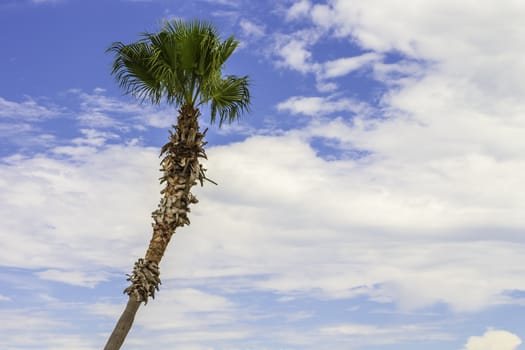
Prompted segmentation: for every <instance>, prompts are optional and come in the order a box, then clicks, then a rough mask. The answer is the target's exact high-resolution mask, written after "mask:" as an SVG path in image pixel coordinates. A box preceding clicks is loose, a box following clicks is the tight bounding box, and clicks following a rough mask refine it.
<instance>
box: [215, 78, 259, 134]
mask: <svg viewBox="0 0 525 350" xmlns="http://www.w3.org/2000/svg"><path fill="white" fill-rule="evenodd" d="M248 87H249V80H248V77H247V76H244V77H237V76H234V75H230V76H227V77H226V78H225V79H222V80H221V81H220V82H219V83H218V85H217V86H216V88H215V91H214V93H213V94H212V97H211V122H212V123H213V122H215V120H216V119H217V115H218V116H219V126H221V125H222V124H223V123H224V122H228V123H231V122H233V121H235V120H237V119H239V118H240V117H241V115H242V114H243V113H245V112H249V110H250V90H249V89H248Z"/></svg>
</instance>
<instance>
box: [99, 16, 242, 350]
mask: <svg viewBox="0 0 525 350" xmlns="http://www.w3.org/2000/svg"><path fill="white" fill-rule="evenodd" d="M237 45H238V41H236V40H235V39H234V37H233V36H232V37H230V38H228V39H226V40H221V39H220V37H219V34H218V32H217V29H216V28H215V27H214V26H213V25H212V24H210V23H208V22H203V21H198V20H195V21H190V22H184V21H182V20H175V21H171V22H166V23H165V24H164V26H163V27H162V28H161V30H160V31H159V32H158V33H146V34H144V37H143V38H142V39H141V40H139V41H137V42H134V43H131V44H123V43H121V42H115V43H113V44H112V45H111V46H110V47H109V48H108V50H107V51H108V52H112V53H113V54H114V61H113V71H112V74H113V75H114V76H115V79H116V80H117V82H118V83H119V84H120V87H121V88H123V89H124V91H125V92H126V93H127V94H131V95H133V96H135V97H137V98H139V99H140V100H142V101H146V100H147V101H149V102H151V103H152V104H159V103H167V104H169V105H174V106H175V107H176V108H178V117H177V125H174V126H173V130H170V131H169V133H170V136H169V141H168V143H166V144H165V145H164V146H163V147H162V149H161V152H160V155H161V157H163V158H162V161H161V171H162V172H163V176H162V177H161V178H160V181H161V183H164V184H165V187H164V188H163V189H162V191H161V195H162V198H161V200H160V203H159V205H158V208H157V209H156V210H155V211H154V212H153V213H152V217H153V223H152V226H153V237H152V238H151V241H150V242H149V246H148V249H147V251H146V255H145V257H144V258H143V259H142V258H141V259H138V260H137V262H135V266H134V268H133V272H132V273H131V275H128V281H130V282H131V285H130V286H129V287H128V288H126V289H125V290H124V293H127V294H128V296H129V299H128V303H127V305H126V308H125V310H124V311H123V313H122V315H121V317H120V319H119V320H118V322H117V325H116V326H115V329H114V330H113V332H112V334H111V335H110V337H109V339H108V342H107V343H106V346H105V348H104V349H105V350H116V349H120V347H121V345H122V343H123V342H124V339H125V338H126V336H127V334H128V332H129V330H130V328H131V326H132V324H133V320H134V317H135V314H136V313H137V310H138V308H139V306H140V304H141V303H142V302H144V304H146V303H147V301H148V298H149V297H150V296H151V297H152V298H154V297H155V291H156V290H158V289H159V284H160V279H159V269H158V266H159V264H160V261H161V259H162V256H163V255H164V252H165V250H166V247H167V245H168V243H169V241H170V239H171V236H172V235H173V234H174V232H175V229H176V228H177V227H182V226H185V225H189V224H190V220H189V218H188V213H189V211H190V208H189V206H190V204H195V203H197V202H198V201H197V198H195V196H194V195H193V194H192V193H191V192H190V190H191V188H192V187H193V186H194V185H196V184H197V183H200V184H201V185H203V182H204V181H205V180H208V181H211V180H209V179H208V178H207V177H206V175H205V171H206V169H204V167H203V166H202V164H201V163H200V161H199V159H200V158H206V153H205V151H204V146H205V145H206V142H205V141H204V136H205V134H206V130H204V131H201V130H200V129H199V120H198V119H199V116H200V111H199V108H200V107H201V106H203V105H208V106H209V107H210V112H211V113H210V114H211V123H214V122H216V121H218V124H219V126H221V125H222V124H223V123H224V122H232V121H234V120H236V119H238V118H240V117H241V115H242V114H243V113H244V112H247V111H248V110H249V106H250V92H249V90H248V87H249V81H248V77H247V76H244V77H238V76H234V75H228V76H223V74H222V69H223V66H224V63H225V62H226V60H227V59H228V58H229V57H230V55H231V54H232V53H233V52H234V50H235V48H236V47H237ZM211 182H213V181H211Z"/></svg>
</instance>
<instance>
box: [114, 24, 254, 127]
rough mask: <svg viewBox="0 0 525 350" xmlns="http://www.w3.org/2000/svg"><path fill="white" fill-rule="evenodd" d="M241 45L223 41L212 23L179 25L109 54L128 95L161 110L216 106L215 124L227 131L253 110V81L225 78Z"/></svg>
mask: <svg viewBox="0 0 525 350" xmlns="http://www.w3.org/2000/svg"><path fill="white" fill-rule="evenodd" d="M238 44H239V43H238V41H237V40H235V39H234V37H230V38H228V39H226V40H224V41H221V39H220V36H219V33H218V32H217V29H216V28H215V27H214V26H213V25H211V23H209V22H206V21H198V20H195V21H190V22H184V21H182V20H175V21H169V22H166V23H165V24H164V25H163V27H162V28H161V30H160V31H159V32H158V33H146V34H144V35H143V39H142V40H140V41H138V42H135V43H132V44H128V45H125V44H123V43H121V42H116V43H113V44H112V45H111V46H110V47H109V48H108V50H107V51H108V52H112V53H114V55H115V60H114V62H113V71H112V74H113V75H114V76H115V79H116V80H117V81H118V82H119V84H120V86H121V87H122V88H123V89H124V91H125V92H126V93H129V94H132V95H134V96H137V97H138V98H141V99H142V100H145V99H148V100H150V101H151V102H152V103H155V104H158V103H160V102H161V101H162V100H165V101H166V102H168V103H169V104H175V105H178V106H183V105H192V106H198V105H201V104H206V103H211V110H212V115H211V119H212V121H215V119H216V116H217V115H218V116H219V124H220V125H221V124H222V123H223V122H225V121H228V122H231V121H233V120H234V119H237V118H239V117H240V116H241V114H243V113H244V112H246V111H248V109H249V104H250V94H249V91H248V85H249V84H248V79H247V77H242V78H239V77H236V76H227V77H223V76H222V69H223V66H224V63H225V62H226V60H227V59H228V58H229V57H230V56H231V55H232V53H233V52H234V51H235V49H236V48H237V46H238Z"/></svg>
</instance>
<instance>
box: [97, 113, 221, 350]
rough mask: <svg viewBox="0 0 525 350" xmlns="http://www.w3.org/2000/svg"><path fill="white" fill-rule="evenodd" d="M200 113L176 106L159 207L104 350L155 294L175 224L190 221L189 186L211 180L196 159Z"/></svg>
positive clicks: (200, 148)
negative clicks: (176, 117) (142, 254)
mask: <svg viewBox="0 0 525 350" xmlns="http://www.w3.org/2000/svg"><path fill="white" fill-rule="evenodd" d="M199 115H200V112H199V110H198V109H196V108H194V107H193V106H192V105H188V104H187V105H184V106H183V107H182V108H181V109H180V110H179V116H178V119H177V126H176V127H175V132H174V133H173V132H171V131H170V140H169V142H168V143H167V144H165V145H164V146H163V147H162V150H161V156H163V155H164V158H163V159H162V161H161V170H162V172H163V176H162V177H161V178H160V180H161V183H166V185H165V187H164V188H163V189H162V191H161V194H162V198H161V200H160V203H159V205H158V208H157V210H155V211H154V212H153V213H152V217H153V224H152V226H153V237H152V238H151V241H150V243H149V246H148V250H147V251H146V255H145V257H144V259H138V260H137V262H135V266H134V268H133V272H132V274H131V275H128V276H129V277H128V281H131V285H130V286H129V287H128V288H126V289H125V290H124V293H127V294H128V296H129V299H128V303H127V305H126V308H125V309H124V311H123V313H122V315H121V316H120V318H119V320H118V322H117V325H116V326H115V329H114V330H113V332H112V333H111V335H110V337H109V339H108V341H107V343H106V346H105V347H104V350H118V349H120V347H121V346H122V343H123V342H124V339H125V338H126V336H127V334H128V332H129V330H130V329H131V326H132V324H133V320H134V318H135V314H136V313H137V311H138V309H139V306H140V304H141V303H142V302H144V304H146V303H147V302H148V297H150V296H151V297H152V298H154V297H155V290H158V289H159V284H160V278H159V268H158V266H159V264H160V261H161V259H162V256H163V255H164V252H165V251H166V247H167V246H168V243H169V241H170V239H171V236H172V235H173V233H174V232H175V229H176V228H177V227H182V226H184V225H189V223H190V220H189V218H188V213H189V212H190V208H189V206H190V204H194V203H197V202H198V201H197V198H196V197H195V196H194V195H193V194H192V193H191V192H190V190H191V188H192V187H193V186H194V185H196V184H197V181H198V182H200V184H201V185H202V184H203V182H204V180H208V181H211V180H209V179H207V178H206V176H205V171H206V170H205V169H204V168H203V167H202V165H201V164H200V162H199V158H206V153H205V151H204V145H205V144H206V142H204V141H203V139H204V136H205V134H206V130H205V131H204V132H202V133H201V132H200V131H199V123H198V117H199Z"/></svg>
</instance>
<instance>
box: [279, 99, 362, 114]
mask: <svg viewBox="0 0 525 350" xmlns="http://www.w3.org/2000/svg"><path fill="white" fill-rule="evenodd" d="M368 109H369V107H368V106H367V105H366V104H364V103H362V102H359V101H355V100H352V99H350V98H335V97H306V96H294V97H290V98H289V99H287V100H286V101H283V102H280V103H279V104H278V105H277V110H279V111H287V112H290V113H292V114H304V115H308V116H311V117H319V116H324V115H327V114H331V113H335V112H353V113H359V114H361V115H364V114H366V113H368V111H367V110H368Z"/></svg>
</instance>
